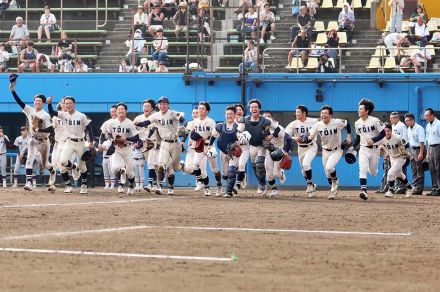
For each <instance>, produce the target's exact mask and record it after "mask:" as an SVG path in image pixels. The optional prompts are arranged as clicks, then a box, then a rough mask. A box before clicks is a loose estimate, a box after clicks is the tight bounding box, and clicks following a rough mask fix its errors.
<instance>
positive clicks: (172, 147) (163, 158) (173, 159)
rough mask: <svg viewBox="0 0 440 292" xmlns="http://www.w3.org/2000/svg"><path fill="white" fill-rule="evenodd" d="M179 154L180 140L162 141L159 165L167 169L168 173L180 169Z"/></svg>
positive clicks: (180, 149) (180, 152)
mask: <svg viewBox="0 0 440 292" xmlns="http://www.w3.org/2000/svg"><path fill="white" fill-rule="evenodd" d="M181 154H182V147H181V146H180V142H172V143H170V142H166V141H162V142H161V143H160V149H159V167H161V168H163V169H167V172H168V174H172V173H173V171H178V170H180V155H181ZM168 166H169V167H168Z"/></svg>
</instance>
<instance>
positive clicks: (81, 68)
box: [73, 58, 89, 73]
mask: <svg viewBox="0 0 440 292" xmlns="http://www.w3.org/2000/svg"><path fill="white" fill-rule="evenodd" d="M73 72H75V73H87V72H89V66H87V64H86V63H84V61H83V60H82V59H81V58H78V59H77V60H76V63H75V69H74V70H73Z"/></svg>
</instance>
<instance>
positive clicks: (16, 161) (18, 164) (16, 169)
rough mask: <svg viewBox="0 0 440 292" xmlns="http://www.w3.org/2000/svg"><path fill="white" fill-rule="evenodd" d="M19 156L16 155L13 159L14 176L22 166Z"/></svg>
mask: <svg viewBox="0 0 440 292" xmlns="http://www.w3.org/2000/svg"><path fill="white" fill-rule="evenodd" d="M18 156H20V154H19V153H18V154H17V158H15V165H14V175H18V171H19V170H20V167H21V165H22V163H21V161H20V159H19V158H18Z"/></svg>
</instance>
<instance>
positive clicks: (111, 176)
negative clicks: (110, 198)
mask: <svg viewBox="0 0 440 292" xmlns="http://www.w3.org/2000/svg"><path fill="white" fill-rule="evenodd" d="M111 145H112V142H111V141H110V140H105V141H104V142H103V143H102V147H103V148H104V149H103V150H102V172H103V173H104V181H105V184H106V186H107V187H111V188H113V186H114V184H115V173H114V172H113V171H112V167H111V160H110V158H111V156H110V155H107V151H108V149H109V148H110V146H111Z"/></svg>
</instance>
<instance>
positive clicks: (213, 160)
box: [206, 156, 219, 173]
mask: <svg viewBox="0 0 440 292" xmlns="http://www.w3.org/2000/svg"><path fill="white" fill-rule="evenodd" d="M206 158H207V160H208V163H209V168H210V169H211V171H212V172H213V173H216V172H218V171H219V170H218V162H217V157H208V156H206Z"/></svg>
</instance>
